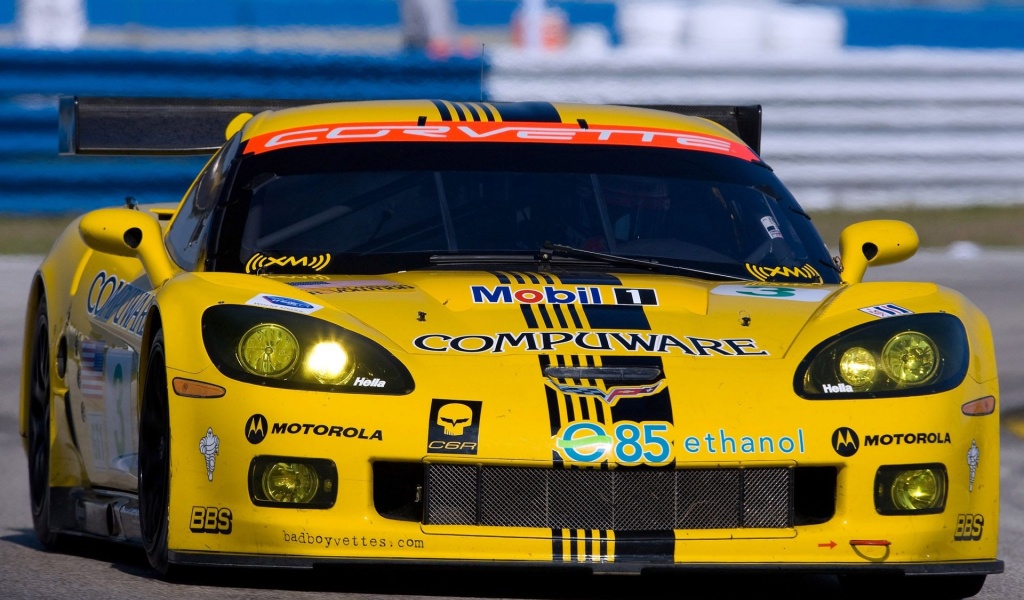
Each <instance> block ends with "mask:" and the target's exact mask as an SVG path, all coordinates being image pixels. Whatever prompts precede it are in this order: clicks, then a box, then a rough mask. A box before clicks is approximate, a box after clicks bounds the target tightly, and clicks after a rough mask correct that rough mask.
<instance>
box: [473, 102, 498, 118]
mask: <svg viewBox="0 0 1024 600" xmlns="http://www.w3.org/2000/svg"><path fill="white" fill-rule="evenodd" d="M473 106H476V107H477V108H479V109H480V112H482V113H483V114H484V116H485V117H487V120H488V121H493V120H495V119H496V118H497V115H496V114H495V113H494V111H493V110H491V107H490V106H487V105H486V104H474V105H473Z"/></svg>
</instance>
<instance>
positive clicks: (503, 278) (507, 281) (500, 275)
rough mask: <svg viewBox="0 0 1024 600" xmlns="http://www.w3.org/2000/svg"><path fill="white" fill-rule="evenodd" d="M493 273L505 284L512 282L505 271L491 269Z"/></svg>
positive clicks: (499, 281)
mask: <svg viewBox="0 0 1024 600" xmlns="http://www.w3.org/2000/svg"><path fill="white" fill-rule="evenodd" d="M491 275H494V276H495V277H497V278H498V283H503V284H505V285H508V284H509V283H510V282H509V279H508V275H505V274H504V273H499V272H497V271H491Z"/></svg>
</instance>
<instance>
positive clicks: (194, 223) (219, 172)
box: [166, 132, 241, 271]
mask: <svg viewBox="0 0 1024 600" xmlns="http://www.w3.org/2000/svg"><path fill="white" fill-rule="evenodd" d="M240 139H241V133H240V132H239V133H237V134H235V136H234V137H233V138H231V141H229V142H228V143H227V144H225V145H224V146H223V147H221V149H220V150H218V151H217V153H216V154H214V155H213V158H211V159H210V162H208V163H207V164H206V167H205V168H204V169H203V171H202V173H200V174H199V177H197V178H196V181H195V183H194V184H193V185H192V189H190V190H189V192H188V195H187V196H185V199H184V200H182V203H181V207H180V208H179V209H178V215H177V216H176V217H175V218H174V221H173V222H171V225H170V229H169V230H168V232H167V242H166V243H167V250H168V251H169V252H170V254H171V258H173V259H174V262H176V263H178V266H180V267H181V268H183V269H185V270H187V271H191V270H194V269H195V268H196V265H197V264H199V261H200V260H202V256H201V250H202V248H203V246H204V244H203V242H204V241H205V239H206V232H207V231H208V230H209V226H210V215H211V214H213V209H214V207H215V206H216V204H217V198H219V197H220V194H221V191H222V189H223V187H224V182H225V180H226V179H227V174H228V169H230V167H231V159H232V157H234V156H235V151H236V150H237V149H238V144H239V140H240Z"/></svg>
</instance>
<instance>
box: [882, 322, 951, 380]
mask: <svg viewBox="0 0 1024 600" xmlns="http://www.w3.org/2000/svg"><path fill="white" fill-rule="evenodd" d="M938 362H939V349H938V348H936V347H935V342H933V341H932V340H931V338H929V337H928V336H926V335H924V334H923V333H918V332H916V331H908V332H907V333H900V334H897V335H895V336H893V337H892V339H890V340H889V341H888V342H886V344H885V347H884V348H882V368H883V369H885V372H886V374H888V375H889V376H890V377H892V378H893V379H895V380H897V381H899V382H900V383H905V384H906V383H925V382H927V381H928V380H929V379H931V378H932V377H933V376H934V375H935V369H936V367H937V366H938Z"/></svg>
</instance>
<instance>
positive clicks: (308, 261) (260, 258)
mask: <svg viewBox="0 0 1024 600" xmlns="http://www.w3.org/2000/svg"><path fill="white" fill-rule="evenodd" d="M329 264H331V255H330V254H329V253H328V254H321V255H319V256H298V257H296V256H281V257H273V256H267V255H266V254H260V253H259V252H257V253H256V254H253V255H252V258H250V259H249V262H247V263H245V272H246V273H255V272H257V271H259V270H261V269H266V268H267V267H306V268H308V269H313V270H314V271H321V270H323V268H324V267H326V266H327V265H329Z"/></svg>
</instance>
